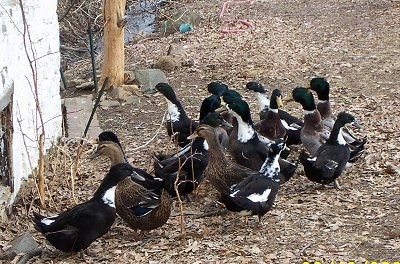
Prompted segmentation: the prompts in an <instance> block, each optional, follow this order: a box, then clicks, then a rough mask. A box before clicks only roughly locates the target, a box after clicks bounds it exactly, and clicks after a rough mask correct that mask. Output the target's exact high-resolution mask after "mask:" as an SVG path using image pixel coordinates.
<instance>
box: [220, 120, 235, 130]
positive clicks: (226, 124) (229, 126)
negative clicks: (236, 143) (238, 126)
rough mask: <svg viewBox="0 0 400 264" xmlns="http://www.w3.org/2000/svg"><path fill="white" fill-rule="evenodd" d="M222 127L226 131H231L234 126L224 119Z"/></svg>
mask: <svg viewBox="0 0 400 264" xmlns="http://www.w3.org/2000/svg"><path fill="white" fill-rule="evenodd" d="M221 126H222V127H223V128H225V129H230V128H232V127H233V126H232V124H231V123H229V122H228V121H226V120H225V119H224V121H222V124H221Z"/></svg>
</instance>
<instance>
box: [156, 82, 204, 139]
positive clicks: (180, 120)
mask: <svg viewBox="0 0 400 264" xmlns="http://www.w3.org/2000/svg"><path fill="white" fill-rule="evenodd" d="M155 88H156V90H157V91H158V92H160V93H161V94H162V95H164V97H165V100H166V101H167V105H168V115H167V121H166V127H167V133H168V136H170V137H172V140H173V141H175V142H177V144H178V145H179V146H180V147H185V146H186V145H187V144H189V143H190V141H189V140H188V139H187V137H188V136H189V135H191V134H192V133H193V131H194V130H195V129H196V127H197V125H198V123H197V122H196V121H194V120H192V119H190V118H189V117H188V115H187V114H186V112H185V109H184V108H183V106H182V104H181V102H180V101H179V99H178V98H177V96H176V94H175V91H174V89H173V88H172V87H171V85H169V84H168V83H158V84H157V85H156V86H155Z"/></svg>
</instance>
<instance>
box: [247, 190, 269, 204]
mask: <svg viewBox="0 0 400 264" xmlns="http://www.w3.org/2000/svg"><path fill="white" fill-rule="evenodd" d="M270 193H271V189H266V190H265V191H264V192H263V193H262V194H258V193H253V194H250V195H249V196H247V199H249V200H250V201H252V202H253V203H262V202H266V201H268V197H269V194H270Z"/></svg>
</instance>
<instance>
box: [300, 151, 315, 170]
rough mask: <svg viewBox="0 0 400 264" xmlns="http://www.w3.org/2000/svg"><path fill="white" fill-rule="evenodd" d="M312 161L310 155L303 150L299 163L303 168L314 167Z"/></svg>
mask: <svg viewBox="0 0 400 264" xmlns="http://www.w3.org/2000/svg"><path fill="white" fill-rule="evenodd" d="M309 159H310V155H309V154H308V153H307V152H305V151H304V150H302V151H301V152H300V155H299V161H300V163H301V164H302V165H303V167H313V162H312V161H311V160H309Z"/></svg>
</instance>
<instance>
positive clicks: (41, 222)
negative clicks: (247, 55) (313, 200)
mask: <svg viewBox="0 0 400 264" xmlns="http://www.w3.org/2000/svg"><path fill="white" fill-rule="evenodd" d="M246 88H247V89H248V90H249V91H252V92H254V94H255V96H256V98H257V101H258V104H259V116H260V118H259V121H257V122H253V120H252V117H251V114H250V108H249V105H248V103H247V102H246V101H245V100H244V99H243V98H242V96H241V95H240V94H239V93H238V92H237V91H235V90H232V89H229V88H228V86H227V85H225V84H223V83H220V82H211V83H210V84H209V85H208V91H209V92H210V94H211V95H210V96H209V97H207V98H205V99H204V100H203V102H202V105H201V107H200V118H199V122H197V121H195V120H192V119H190V118H189V117H188V115H187V114H186V112H185V110H184V107H183V106H182V104H181V102H180V101H179V99H178V97H177V96H176V93H175V92H174V90H173V88H172V87H171V86H170V85H169V84H167V83H159V84H157V85H156V89H157V91H158V92H160V93H161V94H162V95H163V96H164V97H165V99H166V102H167V106H168V107H167V108H168V117H167V121H166V129H167V133H168V135H169V136H170V137H171V139H172V140H173V141H174V142H176V144H177V145H178V146H179V147H180V148H179V150H178V151H177V152H176V153H172V154H157V155H156V154H155V155H154V156H153V160H154V164H153V167H154V175H151V174H149V173H147V172H146V171H144V170H142V169H140V168H136V167H133V166H132V165H130V164H129V162H128V160H127V159H126V156H125V153H124V151H123V147H122V146H121V144H120V141H119V140H118V137H117V136H116V135H115V134H114V133H113V132H111V131H105V132H102V133H101V134H100V135H99V136H98V145H97V148H96V150H95V151H94V152H93V153H92V154H91V155H90V157H91V158H95V157H97V156H104V157H108V158H109V159H110V163H111V166H110V169H109V171H108V173H107V174H106V176H105V177H104V179H103V181H102V182H101V184H100V186H99V187H98V189H97V190H96V192H95V193H94V194H93V197H92V198H91V199H90V200H88V201H86V202H84V203H81V204H78V205H76V206H75V207H73V208H71V209H69V210H67V211H64V212H61V213H60V214H58V215H55V216H50V217H45V216H42V215H40V214H39V213H36V212H34V216H33V221H34V226H35V228H36V229H37V230H38V231H39V232H41V233H42V234H43V235H44V236H45V237H46V239H47V240H48V241H49V242H50V243H51V244H52V245H53V246H54V247H56V248H57V249H59V250H62V251H66V252H80V253H81V257H83V251H84V250H85V249H87V248H88V246H89V245H90V244H91V243H92V242H93V241H94V240H96V239H97V238H99V237H101V236H103V235H104V234H106V233H107V232H108V230H109V229H110V228H111V226H112V224H113V223H114V220H115V217H116V214H118V215H119V216H120V217H121V218H122V219H123V220H124V221H125V223H126V224H127V225H128V226H129V227H130V228H132V229H133V230H134V232H132V236H134V237H135V238H137V237H138V236H139V235H142V233H143V231H146V230H152V229H155V228H158V227H161V226H162V225H164V224H165V223H166V222H167V220H168V218H169V216H170V213H171V203H172V201H173V198H175V197H178V196H179V197H187V196H188V194H190V193H192V192H193V191H194V190H195V189H196V188H197V187H198V186H199V184H200V183H201V182H202V181H204V179H207V180H208V182H209V183H210V184H211V185H212V186H213V187H214V188H215V189H216V190H217V191H218V192H219V194H220V196H219V201H220V202H221V203H223V204H224V205H225V207H226V209H228V210H229V211H232V212H237V213H239V214H241V215H244V216H249V215H257V216H258V218H259V221H261V217H262V216H263V215H264V214H266V213H267V212H268V211H269V210H270V209H271V208H272V207H273V204H274V201H275V198H276V195H277V193H278V190H279V187H280V185H281V184H284V183H285V182H287V181H289V180H290V178H291V177H292V176H293V174H294V173H295V171H296V169H297V166H298V163H301V164H302V166H303V167H304V172H305V176H306V177H307V178H308V179H309V180H311V181H313V182H316V183H320V184H323V185H326V184H332V183H333V184H334V187H336V188H340V187H339V185H338V182H337V179H338V177H339V176H340V175H341V174H342V173H343V171H344V170H345V167H346V165H348V164H351V163H354V162H356V161H357V160H358V159H359V158H360V156H361V155H362V153H363V151H364V146H365V143H366V138H362V139H360V138H357V137H355V136H354V135H353V134H352V133H351V131H350V130H349V129H348V128H347V127H346V125H347V124H352V125H354V126H355V127H359V125H358V123H357V121H356V119H355V118H354V117H353V116H352V115H351V114H349V113H346V112H341V113H339V114H338V115H337V117H336V118H335V117H334V116H333V115H332V109H331V105H330V101H329V83H328V81H327V80H326V79H325V78H320V77H317V78H313V79H312V80H311V81H310V87H309V88H303V87H296V88H294V89H293V91H292V97H293V99H294V101H296V102H298V103H300V104H301V106H302V108H303V113H304V114H303V120H301V119H299V118H296V117H295V116H293V115H291V114H289V113H288V112H286V111H284V110H282V109H281V107H282V94H281V91H280V90H279V89H275V90H273V92H272V95H271V97H270V98H268V95H267V92H266V91H265V89H264V87H263V86H262V85H261V84H260V83H257V82H249V83H247V84H246ZM311 91H314V92H315V93H316V94H317V96H318V102H317V103H316V102H315V100H314V96H313V93H312V92H311ZM300 144H301V145H302V146H303V148H302V149H303V150H302V151H301V153H300V155H299V157H298V159H297V160H298V161H299V162H295V163H294V162H291V161H289V160H288V157H289V155H290V154H291V153H290V148H289V147H290V146H292V145H300ZM138 230H140V234H138V233H136V231H138Z"/></svg>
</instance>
